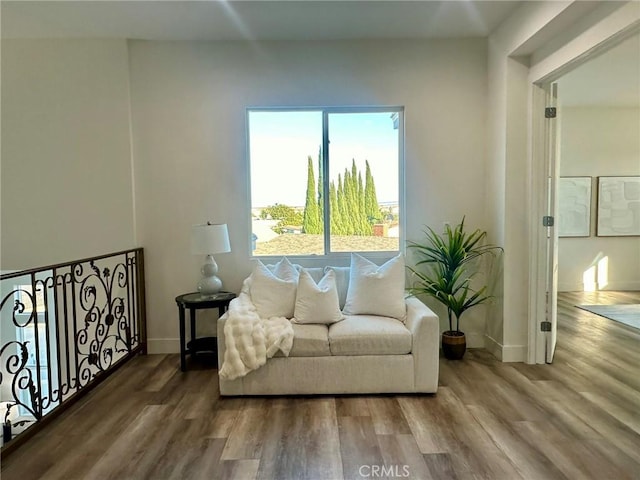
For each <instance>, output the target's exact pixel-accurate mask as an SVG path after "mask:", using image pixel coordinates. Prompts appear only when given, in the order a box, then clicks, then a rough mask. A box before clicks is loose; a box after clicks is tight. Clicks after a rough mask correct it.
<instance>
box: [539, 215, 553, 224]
mask: <svg viewBox="0 0 640 480" xmlns="http://www.w3.org/2000/svg"><path fill="white" fill-rule="evenodd" d="M554 221H555V219H554V218H553V217H552V216H550V215H545V216H544V217H542V226H543V227H553V224H554Z"/></svg>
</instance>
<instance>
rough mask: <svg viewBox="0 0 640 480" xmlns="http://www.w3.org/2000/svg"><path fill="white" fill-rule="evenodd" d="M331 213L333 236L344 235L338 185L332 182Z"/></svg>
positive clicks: (330, 194)
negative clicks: (337, 191) (337, 190)
mask: <svg viewBox="0 0 640 480" xmlns="http://www.w3.org/2000/svg"><path fill="white" fill-rule="evenodd" d="M329 212H330V218H331V234H332V235H342V233H338V232H342V231H343V226H342V215H341V213H340V208H338V194H337V193H336V184H335V183H334V182H333V180H332V181H331V183H330V184H329Z"/></svg>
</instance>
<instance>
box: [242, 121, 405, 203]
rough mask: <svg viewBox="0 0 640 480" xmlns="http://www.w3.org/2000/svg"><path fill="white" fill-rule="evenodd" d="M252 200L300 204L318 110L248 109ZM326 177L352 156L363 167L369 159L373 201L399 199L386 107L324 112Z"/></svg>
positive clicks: (318, 128)
mask: <svg viewBox="0 0 640 480" xmlns="http://www.w3.org/2000/svg"><path fill="white" fill-rule="evenodd" d="M249 129H250V145H249V147H250V156H251V184H252V186H251V203H252V206H254V207H263V206H267V205H272V204H274V203H276V202H277V203H283V204H287V205H291V206H302V205H304V202H305V193H306V183H307V157H308V156H311V158H312V159H313V161H314V170H315V174H316V178H317V175H318V170H317V160H318V149H319V147H320V145H321V144H322V113H321V112H300V111H298V112H282V111H279V112H273V111H271V112H265V111H253V112H250V113H249ZM329 136H330V145H329V159H330V160H329V161H330V165H329V168H330V178H331V179H334V180H337V177H338V173H340V174H341V173H342V172H344V169H345V167H347V168H351V160H352V158H353V159H355V161H356V165H357V167H358V169H359V170H360V171H362V175H363V179H364V171H365V160H368V161H369V165H370V166H371V171H372V174H373V176H374V179H375V182H376V190H377V193H378V201H380V202H393V201H397V200H398V130H395V129H394V128H393V122H392V120H391V115H390V113H389V112H384V113H380V112H377V113H349V114H342V113H332V114H330V115H329Z"/></svg>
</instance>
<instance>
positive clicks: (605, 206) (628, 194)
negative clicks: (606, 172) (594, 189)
mask: <svg viewBox="0 0 640 480" xmlns="http://www.w3.org/2000/svg"><path fill="white" fill-rule="evenodd" d="M597 234H598V236H599V237H620V236H640V177H598V232H597Z"/></svg>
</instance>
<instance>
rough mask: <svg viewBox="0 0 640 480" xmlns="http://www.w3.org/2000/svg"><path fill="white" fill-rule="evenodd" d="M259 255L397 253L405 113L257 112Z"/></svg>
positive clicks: (253, 136) (253, 162)
mask: <svg viewBox="0 0 640 480" xmlns="http://www.w3.org/2000/svg"><path fill="white" fill-rule="evenodd" d="M248 124H249V157H250V171H251V223H252V240H253V241H252V248H253V254H254V255H258V256H260V255H323V254H327V253H330V252H392V251H398V249H399V239H400V225H401V222H400V219H401V216H402V214H403V212H402V211H401V206H402V204H401V201H400V199H401V197H402V195H401V188H402V181H401V178H402V177H401V172H402V138H403V133H402V128H403V110H402V108H399V107H398V108H388V107H385V108H325V109H304V110H302V109H297V110H283V109H250V110H249V112H248Z"/></svg>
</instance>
